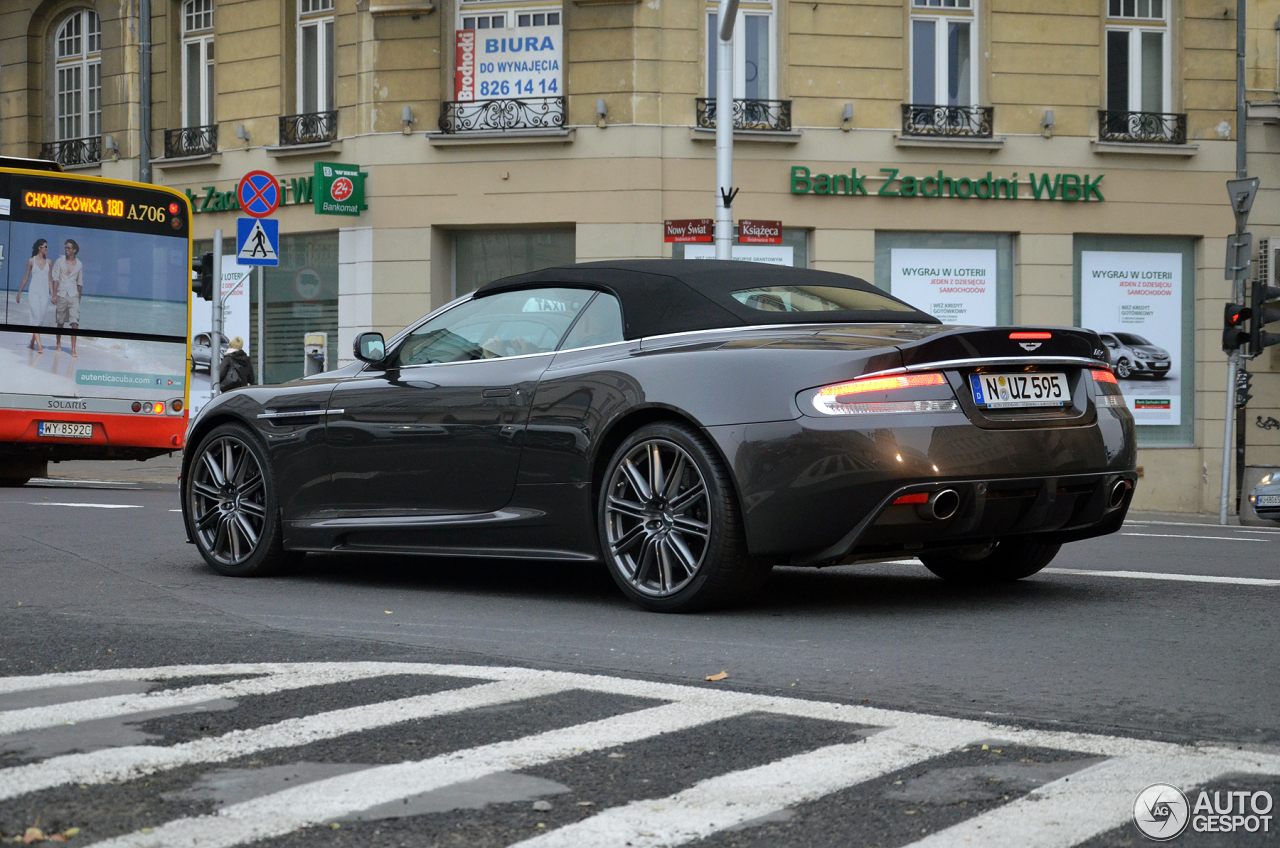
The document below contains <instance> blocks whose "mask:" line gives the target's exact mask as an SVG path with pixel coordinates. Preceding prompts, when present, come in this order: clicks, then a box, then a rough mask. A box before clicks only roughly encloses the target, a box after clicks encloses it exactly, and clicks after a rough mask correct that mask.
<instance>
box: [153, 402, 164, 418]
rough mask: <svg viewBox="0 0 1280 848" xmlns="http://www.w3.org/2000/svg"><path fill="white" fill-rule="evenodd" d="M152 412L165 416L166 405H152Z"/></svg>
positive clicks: (158, 403)
mask: <svg viewBox="0 0 1280 848" xmlns="http://www.w3.org/2000/svg"><path fill="white" fill-rule="evenodd" d="M151 411H152V412H154V413H155V414H156V415H164V404H163V403H160V402H157V403H153V404H151Z"/></svg>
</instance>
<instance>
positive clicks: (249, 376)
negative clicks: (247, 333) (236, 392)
mask: <svg viewBox="0 0 1280 848" xmlns="http://www.w3.org/2000/svg"><path fill="white" fill-rule="evenodd" d="M256 382H257V380H256V379H255V378H254V373H253V363H252V362H250V361H249V354H247V353H245V352H244V339H242V338H240V337H239V336H236V337H235V338H233V339H232V340H231V341H230V342H229V343H228V344H227V352H226V353H225V354H223V356H222V362H221V363H220V364H219V365H218V388H219V389H220V390H221V391H224V392H229V391H231V390H232V389H238V388H240V387H241V386H252V385H253V384H254V383H256Z"/></svg>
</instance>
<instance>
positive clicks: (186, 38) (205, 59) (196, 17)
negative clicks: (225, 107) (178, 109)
mask: <svg viewBox="0 0 1280 848" xmlns="http://www.w3.org/2000/svg"><path fill="white" fill-rule="evenodd" d="M213 94H214V89H213V0H186V2H185V3H183V4H182V122H183V126H186V127H203V126H208V125H209V124H212V123H214V121H215V120H216V119H215V118H214V114H213V99H214V98H213Z"/></svg>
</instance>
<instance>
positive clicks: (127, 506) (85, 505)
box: [27, 501, 143, 509]
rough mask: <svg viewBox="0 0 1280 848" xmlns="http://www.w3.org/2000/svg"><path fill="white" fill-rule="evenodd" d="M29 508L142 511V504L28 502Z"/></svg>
mask: <svg viewBox="0 0 1280 848" xmlns="http://www.w3.org/2000/svg"><path fill="white" fill-rule="evenodd" d="M27 506H75V507H82V508H85V509H142V508H143V506H142V504H100V503H58V502H56V501H35V502H30V501H29V502H27Z"/></svg>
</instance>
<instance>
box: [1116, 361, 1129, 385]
mask: <svg viewBox="0 0 1280 848" xmlns="http://www.w3.org/2000/svg"><path fill="white" fill-rule="evenodd" d="M1116 376H1117V377H1119V378H1120V379H1121V380H1128V379H1129V378H1130V377H1132V376H1133V366H1132V365H1130V364H1129V360H1127V359H1121V360H1120V361H1119V362H1117V363H1116Z"/></svg>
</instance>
